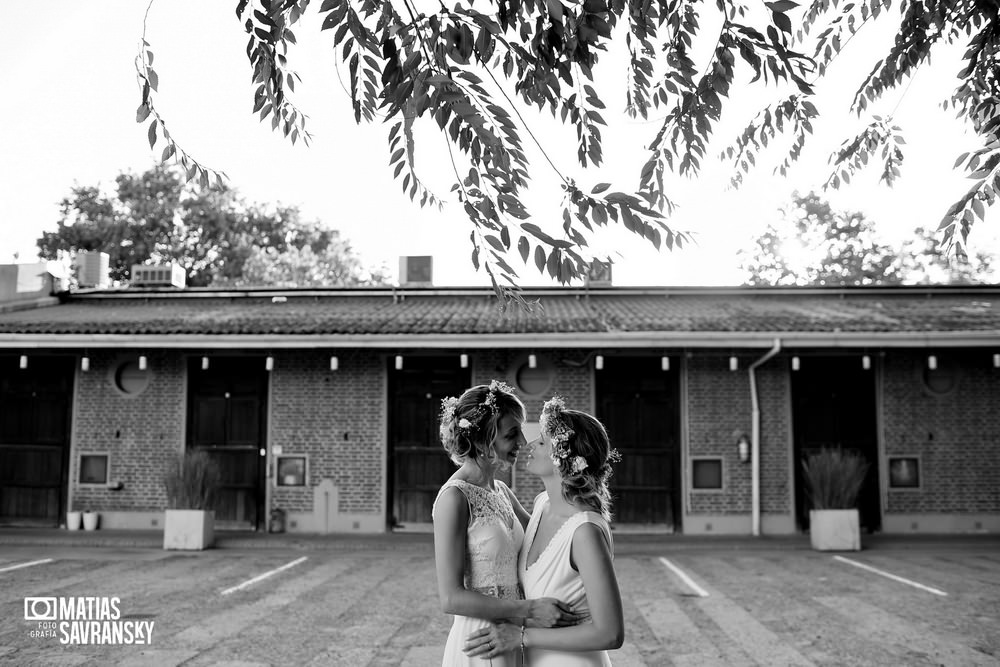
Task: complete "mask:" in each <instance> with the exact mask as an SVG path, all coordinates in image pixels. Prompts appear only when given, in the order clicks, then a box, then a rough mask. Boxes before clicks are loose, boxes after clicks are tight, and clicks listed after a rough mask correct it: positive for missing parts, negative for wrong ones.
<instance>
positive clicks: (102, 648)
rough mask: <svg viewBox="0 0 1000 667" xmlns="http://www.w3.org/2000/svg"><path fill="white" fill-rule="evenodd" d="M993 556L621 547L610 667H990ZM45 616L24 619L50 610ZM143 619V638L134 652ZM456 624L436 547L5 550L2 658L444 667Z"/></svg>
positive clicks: (998, 580) (995, 654)
mask: <svg viewBox="0 0 1000 667" xmlns="http://www.w3.org/2000/svg"><path fill="white" fill-rule="evenodd" d="M996 546H997V542H995V541H994V542H988V543H984V544H983V545H981V546H979V547H973V548H955V547H953V546H952V547H948V546H947V545H946V544H944V543H943V544H942V545H940V546H936V545H935V544H933V543H929V544H926V545H919V544H918V545H916V546H910V547H906V548H892V547H891V545H890V546H887V547H886V548H876V549H867V550H865V551H862V552H860V553H855V554H842V555H841V557H836V556H834V555H831V554H821V553H817V552H813V551H810V550H808V549H803V548H801V547H799V548H782V547H781V546H780V545H778V546H775V547H769V546H764V547H760V546H757V547H755V548H752V549H740V548H718V547H717V545H713V544H712V543H710V542H706V543H704V544H701V545H698V544H694V545H691V544H687V545H686V546H684V547H683V548H673V547H671V545H670V542H669V541H668V540H663V539H653V540H649V539H646V540H635V541H632V542H630V541H629V540H628V539H622V540H621V541H620V542H619V545H618V549H617V552H618V553H617V556H616V568H617V571H618V576H619V580H620V582H621V587H622V591H623V596H624V600H625V614H626V627H627V639H626V643H625V646H624V647H623V648H622V649H621V650H620V651H617V652H614V653H613V654H612V659H613V662H614V664H615V665H616V666H618V667H632V666H641V665H650V666H657V667H659V666H661V665H907V666H910V665H997V664H1000V552H998V550H997V549H996ZM38 561H43V562H38ZM265 575H266V576H265ZM31 597H41V598H51V597H55V598H57V599H58V598H62V599H63V600H64V602H63V604H64V605H65V604H66V602H65V600H70V601H71V602H73V603H74V604H75V605H77V606H76V607H75V608H74V609H68V608H65V609H61V610H58V611H59V613H63V612H68V613H70V614H76V615H75V616H72V615H71V616H70V618H71V619H72V621H70V622H67V625H66V626H65V628H69V629H70V630H72V631H73V632H75V634H63V633H62V631H61V630H62V626H60V623H62V621H63V620H65V619H66V618H67V617H66V616H65V614H64V615H62V616H60V617H59V619H58V620H57V621H55V625H54V626H52V630H51V634H54V635H55V636H49V637H45V636H42V637H38V636H31V633H32V631H35V633H36V634H37V631H38V630H39V629H40V626H39V623H43V624H44V623H45V621H26V620H25V598H31ZM79 598H95V600H93V601H91V602H90V603H88V602H86V601H84V602H80V601H79ZM104 598H118V599H119V601H118V602H117V603H115V604H116V606H117V608H118V613H119V615H118V616H117V617H115V618H114V619H112V620H108V619H107V618H103V619H102V617H101V613H102V610H101V605H102V604H104V605H105V609H104V613H107V611H108V610H107V605H108V604H109V603H108V602H103V603H102V602H101V600H102V599H104ZM46 604H47V603H46V602H44V601H42V602H33V603H30V604H29V607H30V609H29V612H30V613H35V614H36V615H39V616H42V615H44V612H45V611H46V606H45V605H46ZM57 604H58V601H57ZM88 604H90V605H91V606H90V608H86V606H87V605H88ZM81 605H82V606H81ZM92 621H97V622H96V623H93V622H92ZM150 623H151V624H152V626H151V627H152V633H151V640H150V641H149V642H148V643H145V644H138V643H134V640H135V639H136V636H135V633H134V631H135V630H137V629H141V628H143V627H148V625H145V624H150ZM115 624H118V628H119V631H121V632H123V633H124V630H122V629H121V628H123V627H124V625H123V624H127V625H128V627H129V628H130V630H131V631H133V634H132V635H131V639H132V640H133V643H122V642H123V641H124V637H125V636H126V635H125V634H122V635H119V636H117V637H115V636H113V635H111V634H105V633H111V632H113V630H109V629H105V628H106V627H110V626H112V625H115ZM140 624H144V625H141V626H140ZM449 625H450V619H449V617H447V616H445V615H444V614H442V613H441V612H440V611H439V609H438V606H437V599H436V593H435V579H434V571H433V560H432V554H431V544H430V540H429V538H428V539H426V540H424V539H413V538H409V539H405V540H404V539H400V540H399V541H398V543H394V542H393V540H392V538H391V537H390V538H388V540H384V541H382V542H380V543H379V545H378V547H377V548H369V547H366V546H365V545H363V544H362V545H359V546H358V547H357V548H337V549H325V548H322V546H317V545H314V546H313V547H311V548H270V549H249V548H226V549H215V550H211V551H207V552H202V553H196V554H188V553H184V554H181V553H176V552H169V553H168V552H163V551H161V550H158V549H155V548H121V547H116V548H110V547H104V548H96V547H95V548H90V547H73V546H66V545H64V546H45V547H41V546H11V545H5V546H0V662H3V663H6V664H16V665H19V666H20V665H107V664H118V665H180V664H184V665H219V664H222V665H320V664H322V665H345V666H348V665H349V666H351V667H354V666H356V665H378V666H390V665H393V666H395V665H414V666H420V665H439V664H440V656H441V652H442V647H443V645H444V641H445V637H446V635H447V633H448V627H449ZM91 626H93V629H92V630H91V629H90V627H91ZM41 629H45V628H44V627H42V628H41ZM87 632H95V633H97V634H96V636H97V638H98V639H99V640H106V639H111V640H113V641H116V642H117V643H115V644H111V645H105V644H101V645H93V644H87V645H82V644H80V643H79V642H80V641H81V639H86V638H88V637H92V636H94V635H86V636H84V635H81V634H80V633H87ZM139 638H140V639H145V636H142V637H139ZM64 640H69V641H71V642H73V643H71V644H64V643H62V642H63V641H64Z"/></svg>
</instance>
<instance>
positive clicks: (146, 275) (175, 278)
mask: <svg viewBox="0 0 1000 667" xmlns="http://www.w3.org/2000/svg"><path fill="white" fill-rule="evenodd" d="M130 284H131V285H132V287H184V286H185V285H186V284H187V272H185V271H184V268H183V267H182V266H181V265H180V264H175V263H170V264H133V265H132V281H131V283H130Z"/></svg>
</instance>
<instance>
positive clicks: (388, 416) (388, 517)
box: [381, 350, 476, 532]
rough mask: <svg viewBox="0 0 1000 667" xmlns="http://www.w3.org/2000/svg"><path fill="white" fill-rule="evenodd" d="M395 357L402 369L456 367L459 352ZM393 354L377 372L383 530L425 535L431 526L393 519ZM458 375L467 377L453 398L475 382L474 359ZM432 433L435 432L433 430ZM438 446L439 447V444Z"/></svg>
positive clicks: (394, 506)
mask: <svg viewBox="0 0 1000 667" xmlns="http://www.w3.org/2000/svg"><path fill="white" fill-rule="evenodd" d="M398 354H399V355H402V356H403V357H404V361H403V363H404V369H405V364H406V360H407V359H411V360H412V359H423V360H426V359H454V360H455V363H456V364H457V363H458V358H459V354H460V352H458V351H450V350H433V351H428V352H418V353H412V352H411V353H404V352H400V353H398ZM396 356H397V353H387V354H385V355H383V358H382V363H381V368H382V372H383V373H384V374H385V375H384V377H385V385H384V386H385V403H384V405H385V431H384V432H385V452H384V455H383V457H382V460H383V462H384V472H383V475H382V478H383V479H384V480H385V488H384V493H383V499H384V502H385V528H386V531H388V532H393V531H399V530H405V531H413V532H427V531H429V530H431V526H432V524H430V523H427V524H424V523H413V522H409V523H404V522H400V521H398V520H395V519H397V517H395V516H394V515H395V513H396V498H395V494H396V485H395V479H396V471H395V465H394V461H393V459H394V454H395V449H394V446H393V417H394V415H393V410H392V392H393V391H394V389H395V379H394V375H393V373H394V371H395V369H394V368H392V367H391V366H390V364H392V363H393V361H394V359H395V357H396ZM458 370H459V371H461V372H464V373H467V377H466V378H465V381H464V386H463V387H462V389H461V390H460V391H459V392H458V393H456V394H455V395H456V397H457V396H458V395H459V394H460V393H461V391H464V390H465V389H468V388H469V387H471V386H473V383H474V382H475V378H476V374H475V355H471V354H470V355H469V366H468V367H467V368H459V369H458ZM434 432H435V433H436V432H437V430H436V429H435V431H434ZM439 446H440V444H439Z"/></svg>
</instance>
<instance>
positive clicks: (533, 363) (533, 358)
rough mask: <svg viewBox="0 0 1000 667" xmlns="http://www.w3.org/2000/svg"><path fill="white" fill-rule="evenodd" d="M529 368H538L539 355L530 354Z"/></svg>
mask: <svg viewBox="0 0 1000 667" xmlns="http://www.w3.org/2000/svg"><path fill="white" fill-rule="evenodd" d="M528 368H538V357H536V356H535V355H533V354H529V355H528Z"/></svg>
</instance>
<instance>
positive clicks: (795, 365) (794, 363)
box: [792, 357, 802, 371]
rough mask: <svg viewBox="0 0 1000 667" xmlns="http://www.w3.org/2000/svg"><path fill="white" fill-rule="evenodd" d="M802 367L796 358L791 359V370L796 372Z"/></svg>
mask: <svg viewBox="0 0 1000 667" xmlns="http://www.w3.org/2000/svg"><path fill="white" fill-rule="evenodd" d="M801 367H802V363H801V362H800V361H799V358H798V357H792V370H793V371H797V370H799V368H801Z"/></svg>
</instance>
